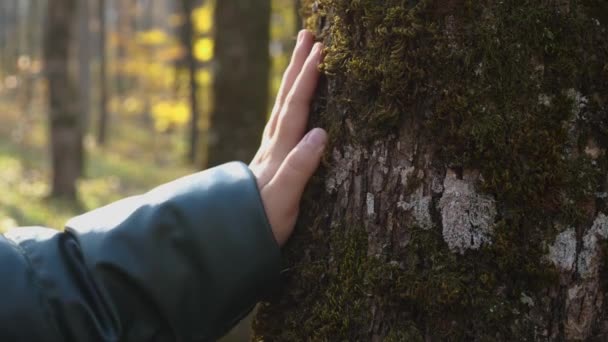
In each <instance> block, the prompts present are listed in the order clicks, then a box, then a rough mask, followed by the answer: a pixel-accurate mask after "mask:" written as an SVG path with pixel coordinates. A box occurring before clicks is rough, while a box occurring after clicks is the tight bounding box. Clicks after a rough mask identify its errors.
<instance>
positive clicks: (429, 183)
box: [256, 0, 608, 341]
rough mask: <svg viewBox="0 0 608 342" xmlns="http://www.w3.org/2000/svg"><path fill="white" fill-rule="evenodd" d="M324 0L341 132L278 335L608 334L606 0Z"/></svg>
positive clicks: (304, 230) (334, 110) (301, 243)
mask: <svg viewBox="0 0 608 342" xmlns="http://www.w3.org/2000/svg"><path fill="white" fill-rule="evenodd" d="M304 6H305V11H304V12H305V13H306V14H307V16H308V19H307V25H308V27H309V28H310V29H312V30H314V31H315V32H317V34H318V37H319V39H320V40H323V41H325V43H326V45H327V56H326V58H325V63H324V65H323V66H322V67H323V70H324V71H325V73H326V75H327V77H326V80H325V81H324V82H323V84H322V85H321V87H320V89H319V96H318V99H317V101H316V103H315V105H314V111H313V112H314V113H313V119H312V121H313V124H314V125H321V126H324V127H327V128H328V129H329V131H330V134H331V137H332V146H331V148H330V149H329V151H328V155H327V158H326V162H325V165H324V167H323V169H322V170H321V172H320V173H319V175H318V177H317V178H316V179H315V180H314V182H313V183H314V184H313V185H312V186H311V188H310V189H309V192H308V194H307V200H306V201H305V203H304V207H303V209H302V217H301V219H300V222H299V225H298V229H297V233H296V235H295V236H294V238H293V239H292V241H291V243H290V245H289V246H288V247H287V249H286V257H287V266H286V271H285V284H284V287H283V292H282V293H280V294H276V296H275V298H273V299H272V300H271V301H270V304H266V305H264V306H263V307H262V308H261V310H260V313H259V315H258V320H257V323H256V331H257V334H258V336H260V337H262V338H264V340H266V341H272V340H281V341H283V340H294V341H300V340H306V339H310V340H331V341H334V340H387V341H391V340H393V341H417V340H420V341H422V340H437V341H442V340H456V341H461V340H478V341H494V340H509V341H511V340H539V341H542V340H552V341H557V340H582V339H590V338H595V339H598V340H605V339H606V338H608V328H607V327H608V316H607V314H608V310H607V309H608V308H607V307H606V303H608V300H604V297H605V296H606V295H607V294H608V292H607V289H608V272H607V271H606V270H605V267H604V266H603V265H604V259H605V257H606V251H607V246H606V245H607V244H606V242H605V240H606V238H607V237H608V218H607V217H606V216H605V214H608V208H607V205H606V199H607V197H608V195H606V192H607V191H608V189H607V186H608V184H607V182H608V180H607V175H608V157H607V154H606V149H607V148H608V40H607V38H606V37H607V36H608V32H607V27H608V6H607V5H606V4H605V2H604V1H599V0H588V1H562V0H547V1H490V0H486V1H466V0H444V1H439V0H435V1H432V0H421V1H401V0H386V1H375V0H317V1H308V2H305V3H304Z"/></svg>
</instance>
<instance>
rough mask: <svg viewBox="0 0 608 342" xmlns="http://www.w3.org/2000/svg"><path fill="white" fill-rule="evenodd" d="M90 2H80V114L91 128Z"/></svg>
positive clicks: (86, 0) (84, 125)
mask: <svg viewBox="0 0 608 342" xmlns="http://www.w3.org/2000/svg"><path fill="white" fill-rule="evenodd" d="M89 21H90V14H89V0H80V1H79V2H78V25H77V26H75V27H76V28H77V29H78V31H77V33H76V37H78V83H79V84H80V87H79V88H80V113H81V115H82V124H83V127H84V128H85V129H86V128H88V127H89V121H90V107H91V52H90V50H91V45H90V42H91V30H90V28H89Z"/></svg>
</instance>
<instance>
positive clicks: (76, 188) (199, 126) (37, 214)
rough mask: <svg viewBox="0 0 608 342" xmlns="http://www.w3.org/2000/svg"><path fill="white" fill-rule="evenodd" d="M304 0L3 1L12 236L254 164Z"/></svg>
mask: <svg viewBox="0 0 608 342" xmlns="http://www.w3.org/2000/svg"><path fill="white" fill-rule="evenodd" d="M297 2H298V1H297V0H255V1H254V0H251V1H236V0H235V1H232V0H230V1H228V0H226V1H213V0H2V1H0V194H2V195H1V196H0V231H2V230H6V229H8V228H10V227H13V226H17V225H47V226H52V227H55V228H61V227H62V226H63V224H64V223H65V221H66V219H68V218H70V217H71V216H73V215H77V214H78V213H81V212H83V211H86V210H90V209H94V208H96V207H99V206H102V205H104V204H107V203H110V202H112V201H114V200H117V199H119V198H122V197H125V196H129V195H132V194H138V193H141V192H144V191H147V190H149V189H151V188H152V187H154V186H156V185H159V184H161V183H163V182H166V181H169V180H172V179H175V178H177V177H180V176H182V175H186V174H188V173H191V172H195V171H197V170H201V169H204V168H207V167H210V166H214V165H217V164H220V163H223V162H225V161H229V160H242V161H245V162H248V161H249V159H250V158H251V157H253V153H254V152H255V150H256V148H257V146H258V141H259V136H260V135H261V131H262V128H263V126H264V123H265V120H266V117H267V115H268V113H269V111H270V110H269V109H270V108H269V107H270V106H271V104H272V101H271V100H272V99H273V98H274V95H275V93H276V91H277V90H278V86H279V83H280V78H281V75H282V72H283V70H284V69H285V67H286V66H287V63H288V60H289V55H290V53H291V49H292V48H293V46H294V44H295V35H296V32H297V30H298V29H299V22H300V20H299V19H298V12H297V8H298V4H297Z"/></svg>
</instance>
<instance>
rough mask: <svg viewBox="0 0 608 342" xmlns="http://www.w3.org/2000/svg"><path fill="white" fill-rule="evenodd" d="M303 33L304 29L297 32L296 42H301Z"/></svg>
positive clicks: (304, 32)
mask: <svg viewBox="0 0 608 342" xmlns="http://www.w3.org/2000/svg"><path fill="white" fill-rule="evenodd" d="M304 34H306V30H301V31H300V32H299V33H298V43H301V42H302V39H304Z"/></svg>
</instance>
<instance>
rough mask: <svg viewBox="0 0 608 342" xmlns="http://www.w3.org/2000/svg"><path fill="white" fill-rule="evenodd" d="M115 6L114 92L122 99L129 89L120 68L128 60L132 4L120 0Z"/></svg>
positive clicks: (125, 0) (127, 80)
mask: <svg viewBox="0 0 608 342" xmlns="http://www.w3.org/2000/svg"><path fill="white" fill-rule="evenodd" d="M117 5H118V6H119V8H118V13H117V14H118V31H119V32H118V36H119V44H118V47H117V51H116V57H117V63H118V65H119V68H118V72H117V74H116V92H117V93H118V96H120V97H124V96H125V93H126V92H127V90H128V89H129V79H128V77H127V76H126V74H125V72H124V71H123V70H122V68H121V66H124V65H125V63H126V62H127V60H128V58H129V56H128V53H127V52H128V50H127V48H128V44H129V42H130V38H131V17H132V8H131V7H132V3H131V0H122V1H120V2H118V4H117Z"/></svg>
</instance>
